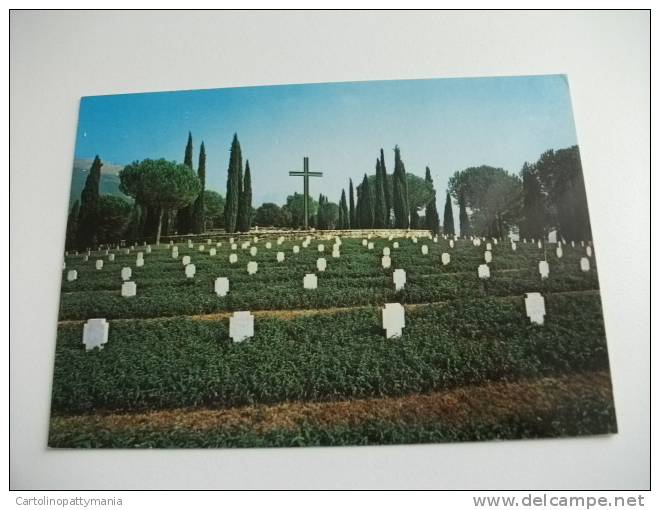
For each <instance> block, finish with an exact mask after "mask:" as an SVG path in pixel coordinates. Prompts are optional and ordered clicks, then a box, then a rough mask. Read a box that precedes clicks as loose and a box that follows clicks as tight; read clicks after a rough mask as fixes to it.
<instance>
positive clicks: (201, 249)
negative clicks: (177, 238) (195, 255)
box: [197, 244, 205, 251]
mask: <svg viewBox="0 0 660 510" xmlns="http://www.w3.org/2000/svg"><path fill="white" fill-rule="evenodd" d="M204 248H205V247H204V245H203V244H200V245H199V246H198V247H197V249H198V250H199V251H204Z"/></svg>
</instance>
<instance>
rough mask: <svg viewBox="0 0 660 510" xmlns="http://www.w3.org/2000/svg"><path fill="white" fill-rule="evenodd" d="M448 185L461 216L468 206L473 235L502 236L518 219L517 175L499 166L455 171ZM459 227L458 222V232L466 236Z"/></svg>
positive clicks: (519, 196) (520, 189)
mask: <svg viewBox="0 0 660 510" xmlns="http://www.w3.org/2000/svg"><path fill="white" fill-rule="evenodd" d="M448 187H449V192H450V193H451V194H452V195H453V196H454V197H455V198H456V199H457V201H458V203H459V207H460V208H461V215H463V214H464V213H467V208H469V209H470V211H471V216H470V218H469V223H470V230H471V231H473V232H474V233H476V234H477V235H481V236H488V237H499V238H502V237H505V236H506V235H507V234H508V232H509V229H510V227H511V226H512V225H514V224H516V223H517V222H518V218H519V215H520V208H521V199H522V193H521V192H522V186H521V181H520V178H519V177H518V176H516V175H511V174H509V173H508V172H506V171H505V170H503V169H501V168H493V167H490V166H480V167H470V168H466V169H465V170H462V171H461V172H456V173H455V174H454V175H453V176H452V177H451V178H450V179H449V186H448ZM463 229H464V227H463V224H462V223H461V235H467V234H466V233H464V232H463ZM466 230H467V229H466Z"/></svg>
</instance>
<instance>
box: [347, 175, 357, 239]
mask: <svg viewBox="0 0 660 510" xmlns="http://www.w3.org/2000/svg"><path fill="white" fill-rule="evenodd" d="M348 200H349V210H348V220H349V221H348V225H349V228H357V215H356V214H355V197H354V196H353V179H349V180H348Z"/></svg>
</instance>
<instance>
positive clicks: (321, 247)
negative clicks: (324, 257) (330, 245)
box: [316, 244, 325, 253]
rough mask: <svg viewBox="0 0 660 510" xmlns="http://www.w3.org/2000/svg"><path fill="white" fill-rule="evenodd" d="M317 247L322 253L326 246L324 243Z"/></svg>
mask: <svg viewBox="0 0 660 510" xmlns="http://www.w3.org/2000/svg"><path fill="white" fill-rule="evenodd" d="M316 249H317V250H318V251H319V253H322V252H323V250H325V246H323V245H322V244H319V245H318V246H317V247H316Z"/></svg>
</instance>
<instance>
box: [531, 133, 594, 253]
mask: <svg viewBox="0 0 660 510" xmlns="http://www.w3.org/2000/svg"><path fill="white" fill-rule="evenodd" d="M533 174H534V175H535V176H536V178H537V179H538V181H539V182H540V184H541V187H542V189H543V192H544V194H545V195H546V196H547V205H548V211H547V213H546V219H545V225H546V229H548V230H549V229H550V228H551V227H558V228H559V232H560V234H561V236H562V237H564V238H565V239H568V240H569V241H570V240H575V241H579V240H589V239H591V224H590V222H589V211H588V208H587V194H586V189H585V186H584V176H583V174H582V165H581V163H580V151H579V149H578V147H577V145H574V146H572V147H568V148H566V149H561V150H558V151H552V150H550V151H547V152H544V153H543V154H542V155H541V157H540V158H539V160H538V161H537V162H536V163H535V164H534V166H533Z"/></svg>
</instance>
